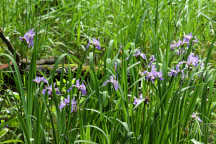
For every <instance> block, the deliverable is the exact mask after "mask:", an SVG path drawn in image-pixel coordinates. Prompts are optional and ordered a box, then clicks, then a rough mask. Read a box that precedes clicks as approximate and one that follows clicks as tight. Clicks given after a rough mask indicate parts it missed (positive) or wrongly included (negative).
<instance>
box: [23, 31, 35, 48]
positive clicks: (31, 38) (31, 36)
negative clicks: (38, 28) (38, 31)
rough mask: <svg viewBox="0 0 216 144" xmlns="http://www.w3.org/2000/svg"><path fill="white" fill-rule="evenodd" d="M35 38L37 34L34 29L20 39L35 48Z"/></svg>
mask: <svg viewBox="0 0 216 144" xmlns="http://www.w3.org/2000/svg"><path fill="white" fill-rule="evenodd" d="M34 36H35V32H34V30H33V29H31V30H29V31H28V32H27V33H25V35H24V36H23V37H20V40H22V41H23V40H25V41H26V43H27V44H28V47H33V46H34Z"/></svg>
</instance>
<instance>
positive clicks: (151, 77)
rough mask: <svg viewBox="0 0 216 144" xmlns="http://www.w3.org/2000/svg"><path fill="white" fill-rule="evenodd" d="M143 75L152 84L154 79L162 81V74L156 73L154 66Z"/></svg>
mask: <svg viewBox="0 0 216 144" xmlns="http://www.w3.org/2000/svg"><path fill="white" fill-rule="evenodd" d="M143 74H144V75H146V79H147V80H151V81H152V82H154V81H155V79H157V78H159V79H160V80H163V77H162V72H158V71H156V67H155V65H154V64H153V65H152V66H151V71H150V72H148V71H144V72H143Z"/></svg>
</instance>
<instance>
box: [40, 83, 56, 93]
mask: <svg viewBox="0 0 216 144" xmlns="http://www.w3.org/2000/svg"><path fill="white" fill-rule="evenodd" d="M54 88H55V83H54ZM46 92H47V93H48V95H51V94H52V85H50V86H46V87H45V88H44V89H43V90H42V94H43V95H45V94H46ZM55 92H56V94H60V91H59V89H58V88H55Z"/></svg>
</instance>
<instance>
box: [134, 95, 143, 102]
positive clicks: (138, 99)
mask: <svg viewBox="0 0 216 144" xmlns="http://www.w3.org/2000/svg"><path fill="white" fill-rule="evenodd" d="M143 101H144V99H143V97H142V94H141V95H140V97H139V98H136V97H135V98H134V102H133V104H134V105H139V104H140V103H141V102H143Z"/></svg>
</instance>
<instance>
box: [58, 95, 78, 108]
mask: <svg viewBox="0 0 216 144" xmlns="http://www.w3.org/2000/svg"><path fill="white" fill-rule="evenodd" d="M69 104H70V96H68V97H67V98H65V99H64V100H62V101H61V102H60V105H59V109H60V110H62V109H63V108H64V107H65V106H67V105H69ZM76 111H77V102H76V100H75V97H74V98H73V99H72V100H71V112H76Z"/></svg>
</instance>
